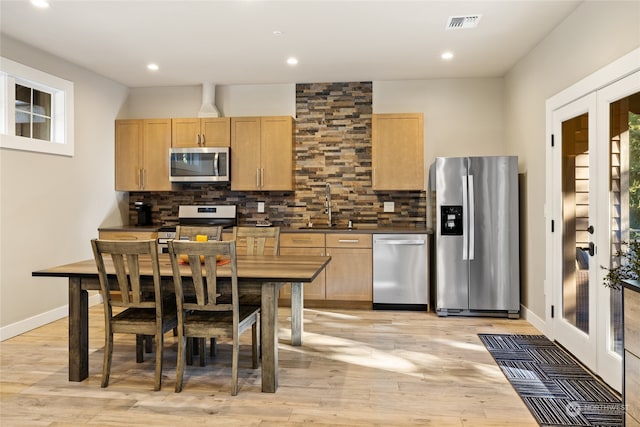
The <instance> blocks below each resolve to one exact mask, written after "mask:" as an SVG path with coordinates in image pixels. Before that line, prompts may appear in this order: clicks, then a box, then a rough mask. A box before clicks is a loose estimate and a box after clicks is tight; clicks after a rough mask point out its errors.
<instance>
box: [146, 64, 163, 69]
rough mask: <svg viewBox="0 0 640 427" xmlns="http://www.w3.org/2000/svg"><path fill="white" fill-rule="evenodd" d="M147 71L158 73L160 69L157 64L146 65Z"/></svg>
mask: <svg viewBox="0 0 640 427" xmlns="http://www.w3.org/2000/svg"><path fill="white" fill-rule="evenodd" d="M147 69H148V70H151V71H158V70H159V69H160V67H158V64H154V63H151V64H147Z"/></svg>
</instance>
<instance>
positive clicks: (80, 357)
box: [69, 277, 89, 381]
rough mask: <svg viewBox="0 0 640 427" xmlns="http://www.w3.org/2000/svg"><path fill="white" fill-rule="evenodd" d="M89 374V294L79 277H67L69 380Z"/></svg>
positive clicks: (85, 376)
mask: <svg viewBox="0 0 640 427" xmlns="http://www.w3.org/2000/svg"><path fill="white" fill-rule="evenodd" d="M88 376H89V296H88V293H87V291H85V290H82V287H81V279H80V278H78V277H69V381H82V380H84V379H85V378H87V377H88Z"/></svg>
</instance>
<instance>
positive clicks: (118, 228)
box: [98, 225, 160, 233]
mask: <svg viewBox="0 0 640 427" xmlns="http://www.w3.org/2000/svg"><path fill="white" fill-rule="evenodd" d="M159 228H160V226H159V225H111V226H104V227H98V231H148V232H151V233H153V232H156V231H158V229H159Z"/></svg>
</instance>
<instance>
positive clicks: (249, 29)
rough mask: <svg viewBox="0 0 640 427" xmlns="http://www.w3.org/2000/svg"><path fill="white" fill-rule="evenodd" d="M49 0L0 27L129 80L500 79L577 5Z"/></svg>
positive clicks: (24, 1) (19, 11) (3, 4)
mask: <svg viewBox="0 0 640 427" xmlns="http://www.w3.org/2000/svg"><path fill="white" fill-rule="evenodd" d="M50 2H51V7H50V8H48V9H44V10H40V9H36V8H34V7H33V6H31V4H30V3H29V1H28V0H0V25H1V26H0V31H1V32H2V33H4V34H6V35H8V36H10V37H12V38H14V39H17V40H19V41H22V42H24V43H27V44H29V45H32V46H35V47H37V48H40V49H42V50H44V51H47V52H49V53H51V54H53V55H55V56H59V57H62V58H64V59H67V60H69V61H71V62H73V63H76V64H79V65H81V66H83V67H85V68H87V69H89V70H92V71H94V72H96V73H99V74H101V75H104V76H106V77H108V78H110V79H113V80H115V81H118V82H120V83H122V84H124V85H127V86H129V87H145V86H181V85H194V84H199V83H202V82H212V83H215V84H268V83H309V82H331V81H369V80H406V79H433V78H463V77H497V76H503V75H504V74H505V73H506V72H507V71H508V70H509V69H510V68H511V67H513V65H514V64H516V63H517V61H518V60H519V59H520V58H522V57H523V56H524V55H525V54H526V53H527V52H529V51H530V50H531V49H532V48H533V47H535V45H536V44H537V43H539V42H540V41H541V40H542V39H543V38H544V37H545V35H547V34H548V33H549V32H550V31H552V30H553V28H555V27H556V26H557V25H558V24H559V23H560V22H561V21H562V20H563V19H565V18H566V17H567V16H568V15H569V14H570V13H571V12H572V11H573V10H574V9H575V8H576V7H577V6H578V5H579V4H580V3H581V1H573V0H538V1H525V0H510V1H506V0H503V1H477V0H476V1H455V0H449V1H426V0H423V1H404V0H387V1H379V0H378V1H366V0H361V1H357V0H352V1H345V0H342V1H321V0H315V1H314V0H296V1H270V0H262V1H261V0H233V1H231V0H229V1H220V0H218V1H214V0H209V1H204V0H202V1H178V0H173V1H167V0H165V1H149V0H132V1H116V0H103V1H96V0H82V1H79V0H74V1H70V0H50ZM469 14H481V15H482V18H481V19H480V22H479V25H478V27H477V28H476V29H464V30H446V29H445V26H446V24H447V20H448V18H449V17H450V16H459V15H469ZM275 30H278V31H281V32H282V34H281V35H274V34H273V32H274V31H275ZM445 50H450V51H452V52H453V53H454V54H455V57H454V59H453V60H451V61H449V62H445V61H443V60H442V59H440V54H441V53H442V52H443V51H445ZM289 56H295V57H297V58H298V59H299V64H298V65H296V66H294V67H292V66H289V65H287V64H286V62H285V61H286V59H287V58H288V57H289ZM149 62H155V63H157V64H158V65H159V67H160V69H159V71H156V72H150V71H148V70H147V69H146V64H147V63H149Z"/></svg>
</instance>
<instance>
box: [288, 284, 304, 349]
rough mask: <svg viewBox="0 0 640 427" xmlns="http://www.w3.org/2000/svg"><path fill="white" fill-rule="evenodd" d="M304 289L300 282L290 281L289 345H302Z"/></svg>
mask: <svg viewBox="0 0 640 427" xmlns="http://www.w3.org/2000/svg"><path fill="white" fill-rule="evenodd" d="M303 310H304V291H303V285H302V283H300V282H292V283H291V345H298V346H299V345H302V332H303V312H304V311H303Z"/></svg>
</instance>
